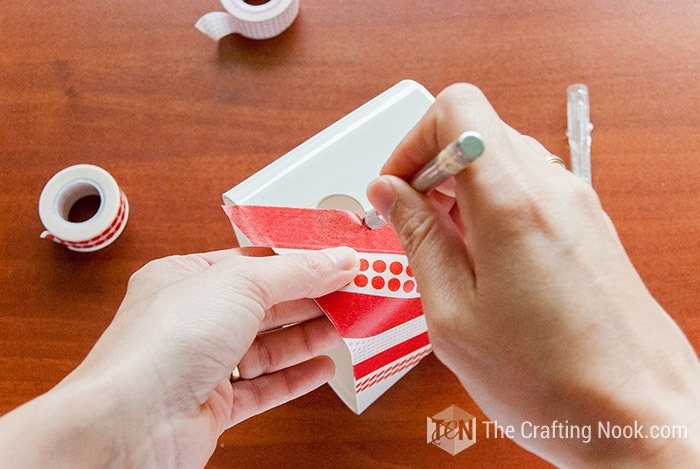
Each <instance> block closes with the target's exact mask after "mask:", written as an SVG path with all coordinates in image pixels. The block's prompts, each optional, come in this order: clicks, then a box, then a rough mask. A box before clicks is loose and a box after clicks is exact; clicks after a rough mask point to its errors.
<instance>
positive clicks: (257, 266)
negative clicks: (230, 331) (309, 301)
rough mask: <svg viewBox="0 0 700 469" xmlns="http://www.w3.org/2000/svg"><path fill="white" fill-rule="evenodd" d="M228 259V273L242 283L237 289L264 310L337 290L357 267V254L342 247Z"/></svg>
mask: <svg viewBox="0 0 700 469" xmlns="http://www.w3.org/2000/svg"><path fill="white" fill-rule="evenodd" d="M230 260H231V261H232V262H233V263H234V265H233V270H232V271H230V272H229V273H230V274H232V275H233V276H234V277H235V278H236V279H237V280H238V281H240V282H242V284H239V286H240V288H239V290H240V291H242V292H244V293H245V294H246V295H247V296H248V297H249V298H250V299H252V300H254V301H255V302H256V303H258V304H259V305H260V306H262V307H263V309H268V308H270V307H272V306H274V305H276V304H278V303H281V302H284V301H290V300H297V299H300V298H317V297H319V296H323V295H326V294H328V293H331V292H333V291H335V290H338V289H340V288H342V287H343V286H345V285H347V284H348V283H349V282H350V281H352V279H353V278H354V276H355V275H356V274H357V271H358V270H359V264H360V263H359V257H358V255H357V252H355V250H353V249H351V248H349V247H345V246H342V247H337V248H332V249H324V250H321V251H310V252H292V253H287V254H282V255H279V256H270V257H256V258H252V257H244V256H236V257H235V258H232V259H230ZM239 269H240V270H239ZM242 271H243V272H242Z"/></svg>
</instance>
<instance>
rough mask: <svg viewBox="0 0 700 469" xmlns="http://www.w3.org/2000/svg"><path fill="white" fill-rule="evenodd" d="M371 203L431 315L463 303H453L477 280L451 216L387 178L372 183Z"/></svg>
mask: <svg viewBox="0 0 700 469" xmlns="http://www.w3.org/2000/svg"><path fill="white" fill-rule="evenodd" d="M367 197H368V198H369V200H370V201H371V202H372V204H373V205H374V207H375V208H376V209H377V211H378V212H379V213H380V214H382V216H384V217H385V218H387V219H388V221H389V223H391V225H392V227H393V228H394V230H395V231H396V234H397V236H398V238H399V241H400V242H401V246H402V247H403V249H404V251H405V252H406V255H407V256H408V260H409V263H410V265H411V268H412V269H413V272H414V274H415V276H416V281H417V282H418V286H419V287H420V290H421V298H422V302H423V307H424V309H425V310H426V311H435V312H437V311H438V310H440V309H442V308H439V307H438V305H439V304H444V302H445V301H450V300H454V301H458V298H451V297H452V296H462V295H463V294H464V291H463V288H467V289H468V290H469V291H471V290H472V289H473V285H474V274H473V272H472V268H471V263H470V260H469V255H468V252H467V248H466V245H465V244H464V241H463V240H462V236H461V234H460V233H459V231H458V229H457V227H456V225H455V224H454V222H453V221H452V219H451V217H450V214H449V213H448V212H447V211H446V210H444V208H442V210H441V209H440V208H439V207H438V204H437V203H436V202H435V200H434V199H433V198H432V197H431V196H429V195H424V194H420V193H419V192H417V191H416V190H414V189H413V188H412V187H411V186H409V185H408V184H407V183H406V182H405V181H404V180H402V179H400V178H397V177H395V176H389V175H385V176H380V177H379V178H377V179H375V180H374V181H372V182H371V183H370V185H369V186H368V188H367ZM454 285H460V286H461V288H460V291H454V287H453V286H454ZM433 305H435V307H432V306H433Z"/></svg>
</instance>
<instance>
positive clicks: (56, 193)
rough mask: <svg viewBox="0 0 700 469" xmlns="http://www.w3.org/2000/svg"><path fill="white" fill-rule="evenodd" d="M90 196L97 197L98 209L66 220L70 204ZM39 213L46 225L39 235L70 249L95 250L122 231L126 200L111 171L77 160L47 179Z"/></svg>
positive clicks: (126, 213) (124, 220)
mask: <svg viewBox="0 0 700 469" xmlns="http://www.w3.org/2000/svg"><path fill="white" fill-rule="evenodd" d="M89 196H97V197H99V199H100V205H99V208H98V209H97V212H96V213H95V214H94V215H93V216H92V217H91V218H89V219H88V220H85V221H82V222H79V223H76V222H71V221H69V220H68V213H69V212H70V209H71V208H72V207H73V205H75V203H76V202H77V201H78V200H80V199H82V198H84V197H89ZM39 217H40V218H41V222H42V223H43V224H44V227H45V228H46V231H44V232H43V233H42V234H41V237H42V238H46V239H50V240H51V241H54V242H56V243H58V244H62V245H64V246H66V247H67V248H68V249H70V250H71V251H80V252H90V251H97V250H98V249H102V248H104V247H106V246H109V245H110V244H112V243H113V242H114V241H115V240H116V239H117V238H118V237H119V235H120V234H121V233H122V231H124V227H125V226H126V222H127V220H128V218H129V202H128V200H127V199H126V195H125V194H124V192H122V190H121V189H120V188H119V186H118V185H117V182H116V181H115V180H114V178H113V177H112V175H111V174H109V173H108V172H107V171H105V170H104V169H102V168H100V167H98V166H94V165H90V164H79V165H75V166H70V167H68V168H65V169H63V170H61V171H59V172H58V173H56V174H55V175H54V176H53V177H52V178H51V179H50V180H49V182H47V183H46V186H44V190H43V191H42V192H41V197H40V198H39Z"/></svg>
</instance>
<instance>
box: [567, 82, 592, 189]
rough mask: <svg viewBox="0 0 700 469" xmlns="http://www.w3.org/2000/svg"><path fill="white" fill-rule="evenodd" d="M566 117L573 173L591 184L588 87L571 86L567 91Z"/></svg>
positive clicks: (590, 128)
mask: <svg viewBox="0 0 700 469" xmlns="http://www.w3.org/2000/svg"><path fill="white" fill-rule="evenodd" d="M566 116H567V123H568V126H567V127H568V128H567V131H566V136H567V137H568V138H569V150H570V151H571V171H572V172H573V173H574V174H575V175H576V176H578V177H580V178H581V179H583V180H585V181H586V182H587V183H588V184H591V130H593V124H591V121H590V104H589V101H588V87H587V86H586V85H582V84H575V85H571V86H569V87H568V88H567V89H566Z"/></svg>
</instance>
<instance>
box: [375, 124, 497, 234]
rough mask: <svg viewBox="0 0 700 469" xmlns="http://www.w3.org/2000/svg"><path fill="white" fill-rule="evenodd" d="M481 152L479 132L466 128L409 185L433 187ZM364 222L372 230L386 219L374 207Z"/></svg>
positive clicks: (430, 188)
mask: <svg viewBox="0 0 700 469" xmlns="http://www.w3.org/2000/svg"><path fill="white" fill-rule="evenodd" d="M483 152H484V140H483V138H482V137H481V134H479V133H478V132H474V131H472V130H468V131H466V132H464V133H462V134H461V135H460V136H459V137H458V138H457V139H456V140H455V141H453V142H452V143H450V144H449V145H447V147H445V148H444V149H443V150H442V151H441V152H440V153H438V155H437V156H436V157H435V158H433V159H432V160H431V161H430V162H429V163H428V164H427V165H426V166H424V167H423V169H421V170H420V171H419V172H418V174H416V175H415V176H414V177H413V179H412V180H411V187H413V188H414V189H415V190H417V191H418V192H422V193H426V192H428V191H430V190H432V189H435V188H436V187H438V186H439V185H440V184H442V183H443V182H445V181H446V180H447V179H449V178H450V177H452V176H454V175H455V174H457V173H459V172H461V171H462V170H463V169H464V168H466V167H467V166H468V165H469V163H471V162H472V161H474V160H475V159H477V158H478V157H479V156H481V154H482V153H483ZM364 222H365V225H366V226H367V227H368V228H370V229H372V230H374V229H376V228H380V227H382V226H384V225H385V224H386V220H384V218H382V217H381V215H379V214H378V213H377V211H376V210H374V209H370V210H368V211H367V213H366V214H365V218H364Z"/></svg>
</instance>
